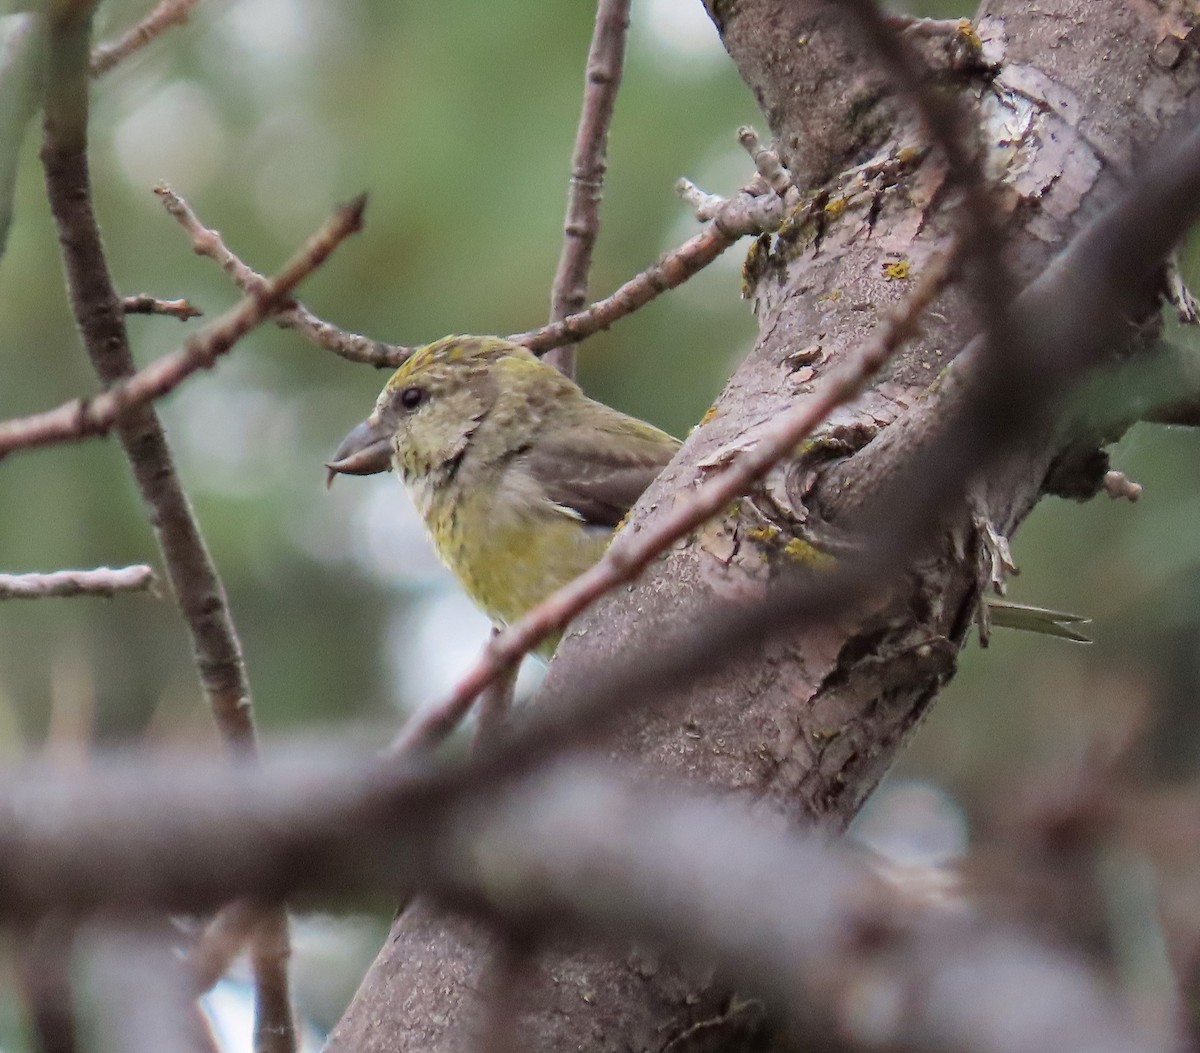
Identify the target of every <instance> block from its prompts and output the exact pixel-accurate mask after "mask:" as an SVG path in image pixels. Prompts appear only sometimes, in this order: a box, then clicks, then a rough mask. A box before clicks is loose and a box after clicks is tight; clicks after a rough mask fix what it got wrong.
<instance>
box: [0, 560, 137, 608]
mask: <svg viewBox="0 0 1200 1053" xmlns="http://www.w3.org/2000/svg"><path fill="white" fill-rule="evenodd" d="M155 584H156V579H155V577H154V570H153V568H152V567H148V566H146V565H145V564H144V563H139V564H136V565H135V566H132V567H118V568H116V569H113V568H110V567H97V568H96V569H95V570H54V571H51V572H50V573H48V574H0V600H43V599H46V598H48V597H52V596H115V595H116V594H117V593H118V592H147V591H152V590H153V589H154V586H155Z"/></svg>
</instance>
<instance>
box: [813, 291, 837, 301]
mask: <svg viewBox="0 0 1200 1053" xmlns="http://www.w3.org/2000/svg"><path fill="white" fill-rule="evenodd" d="M841 298H842V290H841V289H830V290H829V292H827V293H821V295H820V296H818V297H817V299H818V300H829V301H830V302H831V303H837V302H838V300H840V299H841Z"/></svg>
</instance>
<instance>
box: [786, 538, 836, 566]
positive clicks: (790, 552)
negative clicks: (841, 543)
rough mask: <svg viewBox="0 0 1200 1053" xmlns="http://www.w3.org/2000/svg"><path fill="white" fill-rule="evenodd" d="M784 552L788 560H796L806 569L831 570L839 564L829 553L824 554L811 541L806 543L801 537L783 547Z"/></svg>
mask: <svg viewBox="0 0 1200 1053" xmlns="http://www.w3.org/2000/svg"><path fill="white" fill-rule="evenodd" d="M783 551H784V554H785V555H786V556H787V557H788V559H791V560H794V561H795V562H796V563H803V564H804V565H805V566H806V567H813V568H814V569H816V570H831V569H832V568H833V567H834V565H835V564H836V563H837V560H835V559H834V558H833V557H832V556H831V555H829V553H827V552H822V551H821V550H820V549H819V548H817V546H816V545H814V544H813V543H812V542H811V541H805V540H804V538H801V537H794V538H792V540H791V541H789V542H788V543H787V544H786V545H784V546H783Z"/></svg>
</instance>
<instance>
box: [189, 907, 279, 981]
mask: <svg viewBox="0 0 1200 1053" xmlns="http://www.w3.org/2000/svg"><path fill="white" fill-rule="evenodd" d="M265 913H266V910H265V908H264V907H263V906H262V905H261V904H258V903H254V902H253V901H251V900H246V899H239V900H234V901H233V902H232V903H227V904H226V905H225V906H224V907H222V908H221V909H220V910H219V911H217V913H216V914H215V915H214V916H213V918H212V920H211V921H210V922H209V923H208V924H207V925H206V926H205V927H204V931H203V932H202V933H201V934H200V937H199V939H197V940H196V942H195V944H194V945H193V946H192V948H191V950H189V951H188V954H187V958H186V964H187V968H188V970H189V971H190V972H191V974H192V977H193V978H194V980H195V983H196V986H195V992H196V994H206V993H207V992H209V991H211V990H212V989H213V988H214V987H215V986H216V985H217V983H218V982H220V979H221V977H223V976H224V975H225V974H226V973H227V972H228V971H229V967H230V966H231V965H232V964H233V960H234V959H235V958H236V957H237V956H238V955H239V954H240V953H241V950H242V948H243V947H244V946H245V945H246V941H247V940H249V939H250V937H251V935H252V934H253V932H254V929H255V928H257V927H258V925H259V923H260V922H261V921H262V920H263V916H264V914H265Z"/></svg>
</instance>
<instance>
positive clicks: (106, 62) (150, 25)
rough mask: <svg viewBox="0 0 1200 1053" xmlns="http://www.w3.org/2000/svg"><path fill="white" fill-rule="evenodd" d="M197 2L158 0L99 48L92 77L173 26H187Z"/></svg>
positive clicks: (95, 55) (96, 52)
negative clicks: (140, 17) (132, 24)
mask: <svg viewBox="0 0 1200 1053" xmlns="http://www.w3.org/2000/svg"><path fill="white" fill-rule="evenodd" d="M197 2H198V0H159V3H157V4H156V5H155V6H154V8H153V10H151V12H150V13H149V14H148V15H147V16H146V17H145V18H143V19H142V20H141V21H140V22H139V23H138V24H137V25H136V26H133V27H132V28H131V29H129V30H127V31H126V32H124V33H122V34H121V35H120V36H119V37H117V38H116V39H114V40H108V41H105V42H104V43H103V44H97V45H96V47H95V49H94V50H93V51H92V58H91V71H92V76H93V77H99V76H102V75H104V74H105V73H107V72H108V71H109V70H110V69H112V68H113V67H114V66H116V65H117V64H118V63H121V62H124V61H125V59H127V58H129V56H130V55H132V54H133V53H134V52H136V51H140V50H141V49H142V48H144V47H145V46H146V45H147V44H149V43H150V41H152V40H154V39H155V38H156V37H158V36H161V35H162V34H163V33H164V32H166V31H167V30H168V29H170V28H171V27H172V26H182V25H184V24H186V22H187V20H188V14H189V13H190V12H191V9H192V8H193V7H195V6H196V3H197Z"/></svg>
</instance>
